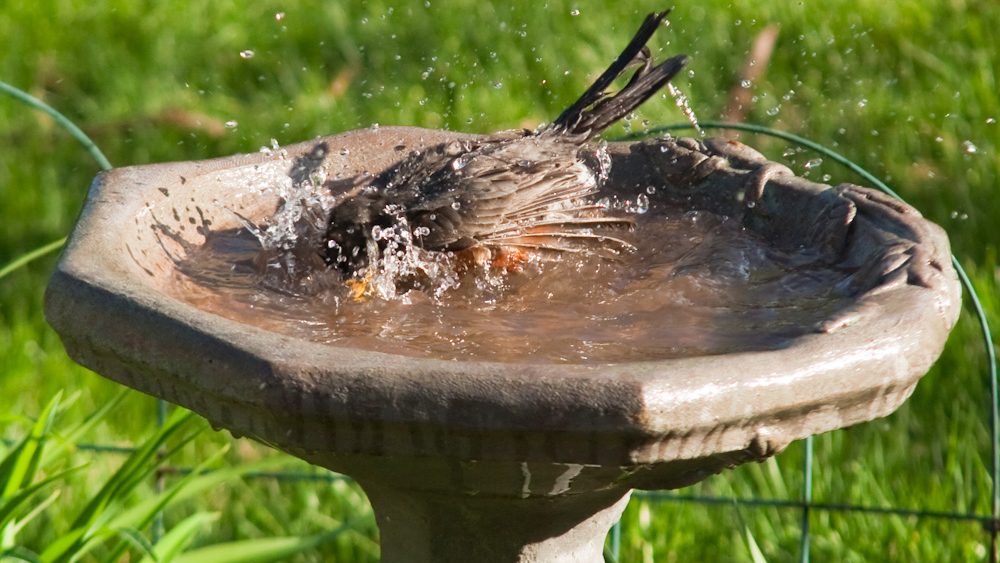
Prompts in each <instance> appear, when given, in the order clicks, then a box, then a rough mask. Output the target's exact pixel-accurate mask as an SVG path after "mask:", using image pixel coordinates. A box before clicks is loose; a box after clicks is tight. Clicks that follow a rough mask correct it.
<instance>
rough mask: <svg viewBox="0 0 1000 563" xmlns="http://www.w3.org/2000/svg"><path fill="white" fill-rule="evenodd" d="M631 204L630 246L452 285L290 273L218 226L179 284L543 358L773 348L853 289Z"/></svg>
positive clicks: (395, 336)
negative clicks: (363, 283) (364, 285)
mask: <svg viewBox="0 0 1000 563" xmlns="http://www.w3.org/2000/svg"><path fill="white" fill-rule="evenodd" d="M643 211H644V210H643ZM635 217H636V220H637V223H636V229H635V231H634V232H633V233H631V234H629V240H631V241H633V242H634V243H635V246H636V247H637V250H636V251H635V252H631V253H625V254H623V255H622V256H621V259H620V260H607V259H602V258H597V257H593V256H575V255H574V256H566V257H565V258H564V259H562V260H559V261H555V262H546V263H539V264H528V265H527V267H525V269H524V271H522V272H512V273H501V274H498V273H495V272H494V273H490V274H485V273H483V272H479V273H466V274H464V275H454V274H447V275H445V277H444V278H442V279H443V280H444V282H443V283H444V285H446V286H447V287H445V288H444V290H439V291H428V290H426V289H419V288H417V289H409V288H408V287H407V285H406V284H400V286H399V287H398V288H397V291H398V294H396V295H395V296H394V297H393V298H388V299H387V298H383V297H379V296H377V295H375V296H368V297H363V298H360V299H356V298H355V297H356V295H357V293H356V291H355V289H356V286H355V287H350V286H348V285H347V284H345V283H344V280H342V279H341V277H340V275H339V274H338V273H336V272H334V271H330V270H327V269H326V268H325V266H323V265H322V263H321V261H320V262H317V263H316V265H314V266H310V267H302V260H301V259H300V261H299V262H298V268H297V270H296V272H295V273H294V275H289V273H288V271H287V269H283V268H282V267H281V265H280V263H279V262H275V261H274V260H273V259H272V258H273V257H268V256H266V255H265V254H266V253H265V251H263V250H262V247H261V243H260V241H259V240H258V238H257V237H256V236H254V235H253V234H252V233H251V232H249V231H247V230H243V229H240V230H232V231H224V232H216V233H212V234H211V235H210V236H209V237H208V240H207V242H206V243H205V244H204V245H203V246H201V247H200V248H198V249H195V250H193V251H191V252H190V253H189V254H188V256H187V257H186V258H185V259H184V260H182V261H181V262H180V263H179V264H178V266H179V267H178V269H177V274H176V277H175V279H174V280H173V282H172V286H171V288H170V291H171V292H172V293H173V294H174V295H175V296H176V297H178V298H179V299H181V300H184V301H187V302H188V303H190V304H192V305H194V306H196V307H198V308H201V309H204V310H207V311H210V312H213V313H215V314H218V315H220V316H224V317H228V318H230V319H233V320H236V321H239V322H244V323H249V324H252V325H256V326H259V327H261V328H263V329H266V330H271V331H274V332H279V333H283V334H287V335H289V336H293V337H297V338H304V339H308V340H312V341H315V342H320V343H325V344H330V345H333V346H342V347H351V348H361V349H365V350H372V351H380V352H386V353H391V354H402V355H409V356H418V357H434V358H441V359H448V360H486V361H499V362H534V363H545V362H570V363H608V362H626V361H643V360H656V359H665V358H679V357H688V356H698V355H706V354H722V353H728V352H734V351H752V350H762V349H773V348H776V347H781V346H784V345H786V344H787V343H788V342H789V341H790V340H791V339H794V338H796V337H798V336H801V335H803V334H805V333H809V332H811V331H812V330H813V327H814V326H815V325H816V324H817V323H818V322H820V321H822V320H824V319H826V318H829V317H830V316H831V315H832V314H833V313H834V312H836V311H837V310H838V309H839V308H841V307H842V306H843V305H844V303H845V301H846V300H845V299H844V298H843V297H842V296H840V295H838V294H837V293H836V292H835V291H833V290H832V289H831V288H833V287H834V286H835V285H836V282H837V281H838V280H839V279H840V278H841V277H842V276H843V274H842V273H838V272H837V271H834V270H831V269H829V268H828V267H827V266H828V265H826V264H822V263H819V262H817V261H815V260H813V259H812V258H811V257H810V256H808V255H801V254H794V255H790V254H785V253H781V252H778V251H775V250H774V249H773V248H771V247H769V245H768V244H767V242H766V241H763V240H760V239H758V238H755V237H754V236H752V235H750V234H748V233H747V232H746V231H745V230H744V229H742V228H741V226H740V224H739V221H738V220H736V219H731V218H727V217H720V216H717V215H714V214H711V213H708V212H703V211H680V210H670V209H658V210H656V212H649V213H643V214H640V215H636V216H635ZM310 252H312V250H311V249H310V250H308V252H305V253H304V255H306V256H308V255H309V253H310ZM441 259H442V262H441V263H440V264H438V266H441V267H442V268H444V269H446V268H447V266H448V259H447V258H445V257H442V258H441ZM439 289H440V287H439Z"/></svg>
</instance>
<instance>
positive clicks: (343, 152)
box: [340, 147, 351, 156]
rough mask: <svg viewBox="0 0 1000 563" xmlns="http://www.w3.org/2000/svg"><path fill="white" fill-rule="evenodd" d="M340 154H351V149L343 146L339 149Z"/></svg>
mask: <svg viewBox="0 0 1000 563" xmlns="http://www.w3.org/2000/svg"><path fill="white" fill-rule="evenodd" d="M340 154H341V155H343V156H347V155H349V154H351V149H349V148H347V147H344V148H342V149H340Z"/></svg>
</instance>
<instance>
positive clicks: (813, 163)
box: [802, 158, 823, 170]
mask: <svg viewBox="0 0 1000 563" xmlns="http://www.w3.org/2000/svg"><path fill="white" fill-rule="evenodd" d="M820 164H823V159H822V158H813V159H811V160H808V161H806V163H805V164H803V165H802V167H803V168H805V169H806V170H812V169H813V168H816V167H817V166H819V165H820Z"/></svg>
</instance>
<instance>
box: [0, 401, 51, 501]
mask: <svg viewBox="0 0 1000 563" xmlns="http://www.w3.org/2000/svg"><path fill="white" fill-rule="evenodd" d="M61 399H62V393H61V392H60V393H56V396H55V397H53V398H52V400H51V401H49V403H48V404H47V405H46V406H45V408H44V409H42V412H41V413H39V415H38V420H36V421H35V424H34V425H32V428H31V433H30V434H28V435H27V436H25V438H24V439H23V440H21V442H20V443H19V444H18V445H17V446H15V447H14V448H13V449H12V450H11V451H9V452H8V453H7V455H6V456H5V457H4V459H3V460H2V461H0V483H3V488H2V489H0V499H6V498H9V497H11V496H13V495H14V494H15V492H16V491H18V490H19V489H21V488H24V487H25V486H27V485H28V484H30V483H31V481H32V480H33V479H34V478H35V472H36V471H37V470H38V465H39V463H40V461H41V458H42V451H43V449H44V444H45V439H46V436H47V434H48V432H49V428H50V427H51V426H52V421H53V419H54V418H55V416H56V413H57V412H58V410H59V403H60V401H61Z"/></svg>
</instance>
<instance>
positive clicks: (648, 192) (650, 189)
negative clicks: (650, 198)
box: [646, 186, 656, 195]
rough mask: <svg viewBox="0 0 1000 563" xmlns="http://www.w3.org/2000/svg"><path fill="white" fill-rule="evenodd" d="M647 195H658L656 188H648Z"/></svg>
mask: <svg viewBox="0 0 1000 563" xmlns="http://www.w3.org/2000/svg"><path fill="white" fill-rule="evenodd" d="M646 193H647V194H649V195H653V194H655V193H656V186H646Z"/></svg>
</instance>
